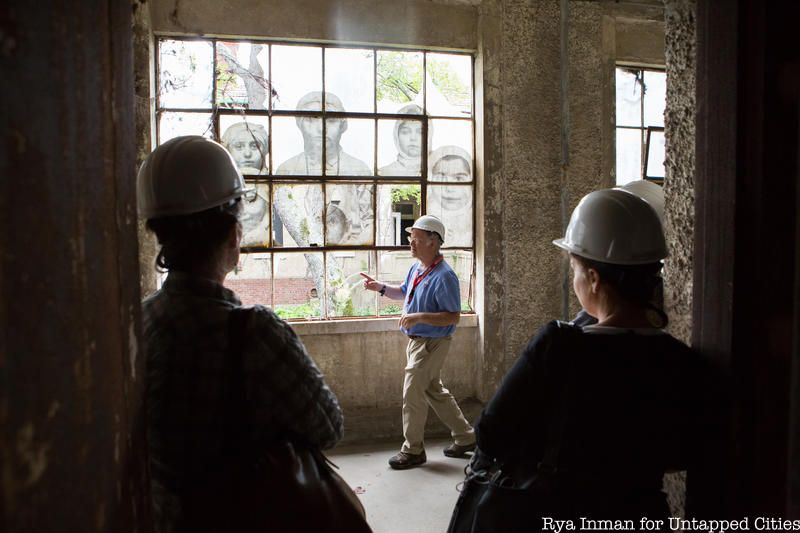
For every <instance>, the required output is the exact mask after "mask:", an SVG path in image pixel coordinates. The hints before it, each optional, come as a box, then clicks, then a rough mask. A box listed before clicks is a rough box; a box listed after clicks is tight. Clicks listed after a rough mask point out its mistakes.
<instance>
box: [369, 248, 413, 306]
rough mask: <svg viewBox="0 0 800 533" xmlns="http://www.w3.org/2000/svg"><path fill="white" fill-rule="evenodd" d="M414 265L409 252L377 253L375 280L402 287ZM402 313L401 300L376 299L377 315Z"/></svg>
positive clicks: (381, 297) (383, 297) (380, 297)
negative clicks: (376, 274)
mask: <svg viewBox="0 0 800 533" xmlns="http://www.w3.org/2000/svg"><path fill="white" fill-rule="evenodd" d="M416 263H417V260H416V259H414V257H413V256H412V255H411V250H401V251H397V252H378V276H377V277H376V278H375V279H377V280H378V281H380V282H381V283H386V284H387V285H402V283H403V282H404V281H405V280H406V276H407V275H408V271H409V270H410V269H411V267H412V266H413V265H415V264H416ZM402 312H403V300H392V299H391V298H387V297H385V296H379V297H378V314H379V315H399V314H400V313H402Z"/></svg>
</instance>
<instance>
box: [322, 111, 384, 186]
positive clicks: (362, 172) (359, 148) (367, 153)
mask: <svg viewBox="0 0 800 533" xmlns="http://www.w3.org/2000/svg"><path fill="white" fill-rule="evenodd" d="M325 126H326V128H327V131H326V132H325V135H326V137H327V139H328V141H327V146H326V150H327V153H326V157H327V159H328V164H327V165H325V174H326V175H328V176H372V175H373V172H372V167H373V164H374V163H373V162H374V161H375V121H374V120H372V119H356V118H348V119H344V118H329V119H326V121H325Z"/></svg>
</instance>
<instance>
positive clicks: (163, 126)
mask: <svg viewBox="0 0 800 533" xmlns="http://www.w3.org/2000/svg"><path fill="white" fill-rule="evenodd" d="M181 135H202V136H203V137H208V138H209V139H211V138H213V137H214V128H213V126H212V123H211V113H173V112H170V111H164V112H162V113H160V114H159V116H158V142H159V144H163V143H165V142H167V141H168V140H170V139H172V138H174V137H179V136H181Z"/></svg>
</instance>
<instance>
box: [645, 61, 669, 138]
mask: <svg viewBox="0 0 800 533" xmlns="http://www.w3.org/2000/svg"><path fill="white" fill-rule="evenodd" d="M644 88H645V91H644V125H645V126H661V127H663V126H664V107H665V106H666V104H667V74H666V73H665V72H653V71H650V70H646V71H645V72H644Z"/></svg>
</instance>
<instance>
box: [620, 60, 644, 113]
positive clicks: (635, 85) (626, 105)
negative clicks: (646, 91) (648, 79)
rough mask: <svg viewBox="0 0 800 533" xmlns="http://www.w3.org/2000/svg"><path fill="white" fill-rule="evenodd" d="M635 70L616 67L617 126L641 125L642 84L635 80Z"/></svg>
mask: <svg viewBox="0 0 800 533" xmlns="http://www.w3.org/2000/svg"><path fill="white" fill-rule="evenodd" d="M637 72H639V71H638V70H637V69H626V68H618V69H617V77H616V86H617V88H616V91H617V113H616V119H617V122H616V124H617V126H641V125H642V86H641V84H640V83H639V82H638V81H637V78H636V76H637Z"/></svg>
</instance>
